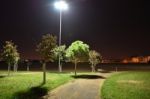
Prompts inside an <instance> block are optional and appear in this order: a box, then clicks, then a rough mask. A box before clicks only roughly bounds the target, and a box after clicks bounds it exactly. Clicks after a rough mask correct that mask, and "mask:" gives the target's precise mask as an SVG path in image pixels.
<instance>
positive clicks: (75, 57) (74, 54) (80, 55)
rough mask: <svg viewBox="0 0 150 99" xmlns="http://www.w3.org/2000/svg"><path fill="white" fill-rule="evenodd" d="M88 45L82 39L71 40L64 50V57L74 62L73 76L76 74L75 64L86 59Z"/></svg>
mask: <svg viewBox="0 0 150 99" xmlns="http://www.w3.org/2000/svg"><path fill="white" fill-rule="evenodd" d="M88 53H89V46H88V45H87V44H84V43H83V42H82V41H75V42H73V43H72V44H71V45H70V46H69V48H68V49H67V50H66V57H67V58H68V59H69V61H71V62H73V63H74V64H75V76H76V75H77V64H78V63H79V62H84V61H87V60H88Z"/></svg>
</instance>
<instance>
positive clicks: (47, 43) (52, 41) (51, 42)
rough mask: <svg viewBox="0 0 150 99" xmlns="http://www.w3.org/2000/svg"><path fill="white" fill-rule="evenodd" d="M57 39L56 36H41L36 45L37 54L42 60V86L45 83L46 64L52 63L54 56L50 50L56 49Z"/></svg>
mask: <svg viewBox="0 0 150 99" xmlns="http://www.w3.org/2000/svg"><path fill="white" fill-rule="evenodd" d="M56 43H57V38H56V36H53V35H50V34H46V35H43V36H42V40H41V42H40V43H39V44H38V45H37V49H36V50H37V52H38V53H39V54H40V55H41V58H42V67H43V84H45V83H46V63H47V62H49V61H53V59H54V54H53V52H52V49H54V48H55V47H56Z"/></svg>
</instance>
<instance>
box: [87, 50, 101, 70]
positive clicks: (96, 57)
mask: <svg viewBox="0 0 150 99" xmlns="http://www.w3.org/2000/svg"><path fill="white" fill-rule="evenodd" d="M101 61H102V56H101V55H100V54H99V53H98V52H96V51H94V50H91V51H90V52H89V62H90V64H91V68H92V72H95V67H96V65H97V64H99V63H100V62H101Z"/></svg>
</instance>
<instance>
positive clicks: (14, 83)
mask: <svg viewBox="0 0 150 99" xmlns="http://www.w3.org/2000/svg"><path fill="white" fill-rule="evenodd" d="M71 79H73V78H72V77H71V74H69V73H47V82H46V84H45V85H42V72H18V73H11V76H9V77H8V76H7V72H4V71H0V99H38V98H39V97H41V96H43V95H45V94H46V93H47V92H48V91H50V90H52V89H54V88H56V87H58V86H60V85H62V84H64V83H66V82H67V81H69V80H71Z"/></svg>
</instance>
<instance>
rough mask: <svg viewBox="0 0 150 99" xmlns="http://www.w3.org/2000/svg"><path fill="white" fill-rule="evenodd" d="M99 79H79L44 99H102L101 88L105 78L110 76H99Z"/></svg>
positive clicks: (59, 88)
mask: <svg viewBox="0 0 150 99" xmlns="http://www.w3.org/2000/svg"><path fill="white" fill-rule="evenodd" d="M98 75H99V78H95V79H94V78H88V79H86V78H82V79H81V78H78V79H75V80H73V81H71V82H69V83H67V84H65V85H62V86H60V87H58V88H56V89H54V90H53V91H52V92H49V93H48V95H46V96H44V97H43V98H44V99H100V88H101V85H102V83H103V82H104V80H105V79H104V78H103V77H107V76H108V75H105V76H104V75H101V74H98Z"/></svg>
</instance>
